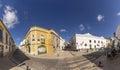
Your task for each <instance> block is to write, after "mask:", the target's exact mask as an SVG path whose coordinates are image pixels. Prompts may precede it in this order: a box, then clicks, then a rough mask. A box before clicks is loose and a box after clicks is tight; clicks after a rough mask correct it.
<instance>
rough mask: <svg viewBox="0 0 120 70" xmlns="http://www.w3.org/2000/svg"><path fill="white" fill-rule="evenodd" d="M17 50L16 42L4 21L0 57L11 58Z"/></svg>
mask: <svg viewBox="0 0 120 70" xmlns="http://www.w3.org/2000/svg"><path fill="white" fill-rule="evenodd" d="M15 50H16V47H15V44H14V41H13V39H12V37H11V35H10V33H9V31H8V30H7V28H6V27H5V25H4V24H3V22H2V20H0V57H3V56H10V55H11V54H13V52H14V51H15Z"/></svg>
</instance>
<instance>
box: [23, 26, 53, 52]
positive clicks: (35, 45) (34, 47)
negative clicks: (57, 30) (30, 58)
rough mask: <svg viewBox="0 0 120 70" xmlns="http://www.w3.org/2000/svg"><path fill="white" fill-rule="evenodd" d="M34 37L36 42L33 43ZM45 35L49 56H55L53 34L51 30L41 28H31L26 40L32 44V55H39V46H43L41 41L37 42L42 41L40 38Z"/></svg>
mask: <svg viewBox="0 0 120 70" xmlns="http://www.w3.org/2000/svg"><path fill="white" fill-rule="evenodd" d="M33 35H34V39H35V41H32V39H33ZM41 35H44V37H45V44H43V45H45V46H46V47H47V54H53V46H52V34H51V31H50V30H47V29H44V28H41V27H31V28H30V30H29V31H28V33H27V34H26V37H25V39H26V40H29V42H30V43H31V52H30V53H37V52H38V46H40V45H42V44H41V41H37V40H38V39H40V36H41Z"/></svg>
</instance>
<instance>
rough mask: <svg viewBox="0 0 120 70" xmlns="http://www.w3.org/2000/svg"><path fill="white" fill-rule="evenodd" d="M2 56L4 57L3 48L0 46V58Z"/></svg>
mask: <svg viewBox="0 0 120 70" xmlns="http://www.w3.org/2000/svg"><path fill="white" fill-rule="evenodd" d="M2 56H3V46H2V45H0V57H2Z"/></svg>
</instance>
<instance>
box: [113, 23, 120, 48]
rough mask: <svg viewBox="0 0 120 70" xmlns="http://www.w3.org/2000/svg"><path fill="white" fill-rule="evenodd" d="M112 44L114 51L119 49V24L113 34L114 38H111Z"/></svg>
mask: <svg viewBox="0 0 120 70" xmlns="http://www.w3.org/2000/svg"><path fill="white" fill-rule="evenodd" d="M113 39H114V40H113V44H114V48H115V49H116V50H119V49H120V24H119V25H118V27H117V30H116V32H115V33H114V38H113Z"/></svg>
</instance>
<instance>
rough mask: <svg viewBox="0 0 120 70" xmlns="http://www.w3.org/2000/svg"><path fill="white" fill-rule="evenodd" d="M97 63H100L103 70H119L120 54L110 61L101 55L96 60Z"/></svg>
mask: <svg viewBox="0 0 120 70" xmlns="http://www.w3.org/2000/svg"><path fill="white" fill-rule="evenodd" d="M98 61H101V62H102V65H103V67H102V69H103V70H120V54H119V55H117V56H116V57H114V58H112V59H110V58H107V57H106V56H105V55H103V56H101V57H100V58H99V59H97V60H96V63H97V62H98Z"/></svg>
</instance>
